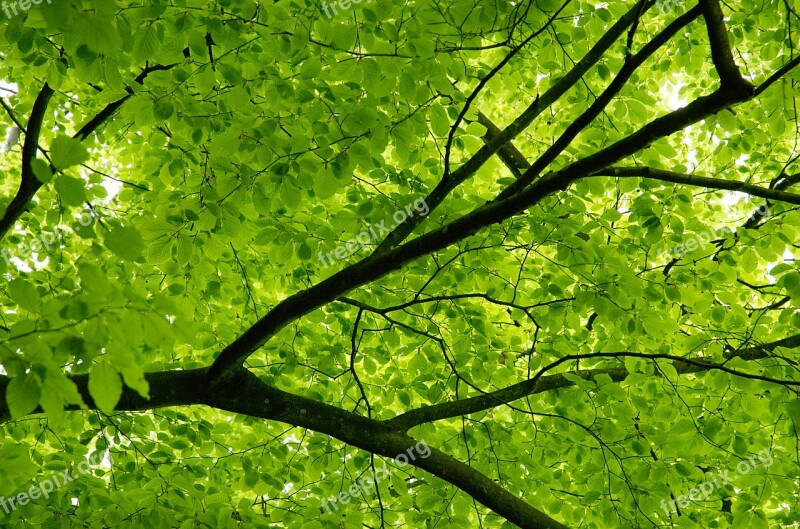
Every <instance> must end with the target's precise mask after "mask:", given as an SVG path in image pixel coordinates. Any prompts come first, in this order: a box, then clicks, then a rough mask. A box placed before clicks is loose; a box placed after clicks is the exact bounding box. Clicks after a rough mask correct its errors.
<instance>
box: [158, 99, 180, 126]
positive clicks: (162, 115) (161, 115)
mask: <svg viewBox="0 0 800 529" xmlns="http://www.w3.org/2000/svg"><path fill="white" fill-rule="evenodd" d="M174 112H175V105H173V104H172V103H170V102H169V101H168V100H166V99H160V100H159V101H158V102H157V103H156V104H155V106H154V107H153V117H154V118H156V121H166V120H168V119H169V118H171V117H172V114H173V113H174Z"/></svg>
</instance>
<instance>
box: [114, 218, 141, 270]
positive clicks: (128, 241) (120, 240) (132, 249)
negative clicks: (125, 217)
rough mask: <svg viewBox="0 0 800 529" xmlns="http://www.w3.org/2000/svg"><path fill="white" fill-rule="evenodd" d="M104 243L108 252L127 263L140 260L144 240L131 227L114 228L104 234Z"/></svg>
mask: <svg viewBox="0 0 800 529" xmlns="http://www.w3.org/2000/svg"><path fill="white" fill-rule="evenodd" d="M105 243H106V247H107V248H108V249H109V250H111V251H112V252H114V253H115V254H117V255H118V256H120V257H122V258H123V259H127V260H129V261H135V260H136V259H138V258H140V257H141V256H142V252H143V251H144V239H142V235H141V234H140V233H139V231H138V230H137V229H136V228H134V227H132V226H126V227H122V228H116V229H114V230H112V231H110V232H108V233H106V235H105Z"/></svg>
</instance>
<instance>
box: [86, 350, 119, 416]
mask: <svg viewBox="0 0 800 529" xmlns="http://www.w3.org/2000/svg"><path fill="white" fill-rule="evenodd" d="M89 394H90V395H91V396H92V400H94V402H95V404H96V405H97V407H98V408H99V409H100V411H102V412H103V413H111V412H112V411H114V406H116V405H117V403H118V402H119V399H120V397H121V396H122V378H121V377H120V376H119V373H117V370H116V369H114V368H113V367H112V366H110V365H109V364H107V363H105V362H103V363H99V364H95V365H94V366H93V367H92V370H91V371H90V372H89Z"/></svg>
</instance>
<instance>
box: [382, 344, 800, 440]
mask: <svg viewBox="0 0 800 529" xmlns="http://www.w3.org/2000/svg"><path fill="white" fill-rule="evenodd" d="M777 347H787V348H796V347H800V334H797V335H795V336H791V337H789V338H784V339H782V340H777V341H775V342H771V343H768V344H764V345H759V346H754V347H748V348H747V349H740V350H739V351H736V352H733V353H729V354H728V355H726V356H727V357H728V358H729V359H730V358H734V357H735V358H741V359H743V360H758V359H761V358H766V357H768V356H769V355H770V353H771V352H772V351H773V350H775V349H776V348H777ZM626 356H633V357H638V358H645V359H651V358H653V359H668V360H673V366H674V367H675V370H676V371H677V372H678V374H681V375H682V374H688V373H699V372H702V371H709V370H721V371H725V372H727V373H729V374H733V375H737V376H745V377H748V378H757V379H759V380H766V381H769V382H780V381H776V380H774V379H768V378H767V377H761V376H759V375H751V374H749V373H741V372H739V371H736V370H733V369H731V368H728V367H726V366H724V365H722V364H712V363H709V362H701V361H697V360H692V359H689V358H683V357H680V356H674V355H664V354H654V355H645V354H642V353H627V352H623V353H589V354H586V355H570V356H565V357H564V358H560V359H559V360H557V361H556V362H553V363H552V364H550V365H548V366H546V367H544V368H542V369H541V370H540V371H539V372H538V373H537V374H536V375H535V376H534V377H533V378H531V379H529V380H525V381H523V382H518V383H517V384H514V385H511V386H508V387H506V388H503V389H500V390H497V391H493V392H491V393H486V394H484V395H479V396H477V397H470V398H466V399H461V400H455V401H450V402H442V403H440V404H433V405H431V406H423V407H422V408H417V409H414V410H410V411H407V412H405V413H403V414H401V415H398V416H397V417H394V418H393V419H389V420H388V421H386V423H387V424H390V425H392V426H394V427H397V428H400V429H402V430H403V431H407V430H409V429H410V428H413V427H414V426H419V425H420V424H425V423H429V422H434V421H440V420H443V419H452V418H454V417H461V416H463V415H469V414H472V413H478V412H481V411H486V410H489V409H492V408H496V407H498V406H503V405H506V404H510V403H511V402H513V401H515V400H519V399H521V398H523V397H527V396H529V395H534V394H537V393H544V392H546V391H552V390H554V389H559V388H566V387H570V386H574V385H575V382H574V381H573V380H571V379H569V378H567V377H565V376H564V375H565V374H564V373H557V374H553V375H544V373H545V372H546V371H549V370H551V369H552V368H554V367H556V366H557V365H559V364H561V363H563V362H565V361H568V360H577V359H585V358H609V357H611V358H618V357H626ZM567 374H569V375H573V376H578V377H581V378H583V379H586V380H592V379H594V378H596V377H597V376H598V375H607V376H609V377H611V380H612V381H614V382H621V381H623V380H625V378H627V376H628V370H627V369H625V368H624V367H615V368H602V369H584V370H579V371H570V372H568V373H567ZM787 384H788V382H787ZM791 384H792V385H800V382H792V383H791Z"/></svg>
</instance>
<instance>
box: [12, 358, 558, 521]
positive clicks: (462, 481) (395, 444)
mask: <svg viewBox="0 0 800 529" xmlns="http://www.w3.org/2000/svg"><path fill="white" fill-rule="evenodd" d="M69 378H70V379H71V380H72V381H73V382H74V383H75V385H76V386H77V387H78V391H79V392H80V394H81V396H82V397H83V400H84V402H85V403H86V406H87V407H88V408H90V409H95V408H96V407H95V405H94V401H93V400H92V398H91V395H90V394H89V390H88V381H89V377H88V375H72V376H70V377H69ZM145 378H146V379H147V381H148V383H149V385H150V399H149V400H147V399H144V398H142V397H141V396H140V395H139V394H138V393H136V392H134V391H133V390H131V389H130V388H128V387H127V386H126V387H124V389H123V394H122V398H121V400H120V402H119V404H118V405H117V406H116V407H115V409H116V410H120V411H145V410H151V409H155V408H160V407H165V406H192V405H198V404H200V405H207V406H211V407H214V408H216V409H219V410H224V411H229V412H233V413H239V414H243V415H247V416H249V417H259V418H262V419H266V420H270V421H279V422H283V423H286V424H289V425H292V426H298V427H301V428H307V429H309V430H312V431H315V432H319V433H322V434H326V435H329V436H331V437H334V438H336V439H339V440H340V441H342V442H344V443H347V444H349V445H351V446H355V447H357V448H361V449H363V450H366V451H367V452H370V453H373V454H377V455H381V456H384V457H390V458H394V457H396V456H398V455H400V454H403V453H404V452H406V450H407V449H409V448H411V447H413V446H414V445H415V444H417V440H416V439H414V438H412V437H410V436H408V435H407V434H405V433H404V432H402V431H400V430H398V429H396V428H394V427H392V426H390V425H388V424H387V423H385V422H381V421H377V420H374V419H369V418H367V417H363V416H361V415H357V414H355V413H352V412H348V411H345V410H342V409H340V408H337V407H335V406H331V405H328V404H325V403H322V402H318V401H315V400H312V399H309V398H306V397H302V396H299V395H294V394H292V393H288V392H285V391H282V390H280V389H278V388H275V387H273V386H270V385H269V384H267V383H265V382H263V381H262V380H260V379H259V378H258V377H256V376H255V375H254V374H252V373H250V372H249V371H247V370H244V369H240V370H238V371H236V372H235V373H233V374H232V376H231V377H230V379H229V382H228V384H227V385H226V386H217V387H215V388H214V389H212V388H210V387H209V386H208V385H207V384H206V383H205V382H206V379H207V370H206V369H205V368H204V369H193V370H188V371H166V372H158V373H148V374H146V375H145ZM9 381H10V379H9V378H8V377H6V376H0V394H1V395H5V392H6V388H7V386H8V383H9ZM71 409H77V408H74V407H73V408H71ZM40 412H41V409H37V410H36V411H35V412H34V413H40ZM9 418H10V415H9V411H8V407H7V405H6V403H5V399H2V401H0V423H2V422H5V421H7V420H9ZM409 464H411V465H414V466H416V467H419V468H421V469H423V470H426V471H428V472H430V473H431V474H433V475H435V476H437V477H439V478H441V479H443V480H445V481H447V482H448V483H451V484H452V485H454V486H456V487H458V488H459V489H461V490H463V491H464V492H466V493H467V494H469V495H470V496H472V497H473V498H474V499H475V500H477V501H479V502H481V503H482V504H483V505H485V506H486V507H487V508H489V509H491V510H492V511H494V512H495V513H497V514H498V515H500V516H502V517H504V518H505V519H507V520H508V521H510V522H512V523H514V524H516V525H518V526H519V527H522V528H523V529H566V526H564V525H562V524H560V523H558V522H557V521H555V520H553V519H552V518H550V517H549V516H547V515H546V514H544V513H543V512H541V511H539V510H537V509H534V508H533V507H531V506H530V505H528V504H527V503H526V502H524V501H523V500H521V499H520V498H518V497H517V496H515V495H513V494H511V493H510V492H508V491H506V490H505V489H504V488H503V487H501V486H500V485H498V484H497V483H495V482H494V481H493V480H491V479H490V478H488V477H487V476H485V475H483V474H481V473H480V472H478V471H477V470H475V469H473V468H471V467H470V466H468V465H466V464H464V463H462V462H460V461H458V460H457V459H455V458H453V457H451V456H448V455H447V454H445V453H443V452H441V451H439V450H436V449H435V448H433V447H431V455H430V456H429V457H428V458H424V459H423V458H418V459H416V460H414V461H410V462H409Z"/></svg>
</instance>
